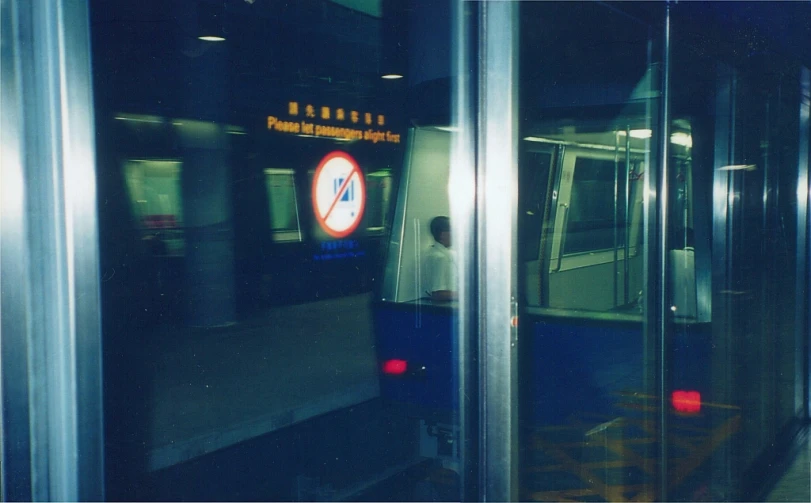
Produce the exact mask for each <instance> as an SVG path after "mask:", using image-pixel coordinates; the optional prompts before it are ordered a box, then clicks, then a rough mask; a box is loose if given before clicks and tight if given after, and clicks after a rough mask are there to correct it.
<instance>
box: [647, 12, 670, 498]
mask: <svg viewBox="0 0 811 503" xmlns="http://www.w3.org/2000/svg"><path fill="white" fill-rule="evenodd" d="M670 9H671V5H670V2H668V3H667V4H666V5H665V19H664V31H663V34H662V37H663V39H662V51H663V54H662V84H661V85H662V97H661V104H660V115H659V125H660V133H659V148H658V154H659V159H658V161H659V172H658V180H656V183H657V192H658V194H659V198H658V201H657V203H658V204H657V213H658V225H657V229H656V241H657V243H656V246H655V249H656V254H657V258H656V269H655V270H656V279H655V282H656V285H655V286H654V288H653V291H652V292H649V293H648V295H649V296H650V295H655V297H654V304H653V305H654V306H655V310H656V314H655V317H656V325H655V326H656V331H657V332H658V339H659V340H658V344H657V346H658V350H657V353H658V354H657V358H656V359H657V362H658V369H657V370H658V375H657V379H656V388H657V389H656V391H657V395H658V396H659V404H658V405H659V417H658V418H657V420H658V423H659V438H658V443H659V473H658V479H659V484H658V494H657V499H658V500H659V501H667V499H668V492H667V486H668V468H669V466H668V414H669V412H670V409H669V401H668V396H667V392H668V385H667V383H668V365H669V356H670V355H669V351H668V348H669V347H670V344H669V342H670V337H669V334H670V292H669V291H668V290H669V289H668V255H667V250H668V240H667V235H668V232H667V228H668V225H669V223H670V221H669V218H668V217H669V215H668V211H669V205H670V202H669V198H668V194H669V190H670V187H669V178H670V14H671V13H670ZM649 286H650V283H649ZM657 286H658V287H657ZM649 298H650V297H649Z"/></svg>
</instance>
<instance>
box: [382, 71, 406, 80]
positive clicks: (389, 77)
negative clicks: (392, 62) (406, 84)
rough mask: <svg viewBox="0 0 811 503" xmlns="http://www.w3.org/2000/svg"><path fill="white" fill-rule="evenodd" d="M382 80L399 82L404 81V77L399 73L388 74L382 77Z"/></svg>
mask: <svg viewBox="0 0 811 503" xmlns="http://www.w3.org/2000/svg"><path fill="white" fill-rule="evenodd" d="M380 78H381V79H386V80H397V79H402V78H403V76H402V75H400V74H399V73H386V74H384V75H381V76H380Z"/></svg>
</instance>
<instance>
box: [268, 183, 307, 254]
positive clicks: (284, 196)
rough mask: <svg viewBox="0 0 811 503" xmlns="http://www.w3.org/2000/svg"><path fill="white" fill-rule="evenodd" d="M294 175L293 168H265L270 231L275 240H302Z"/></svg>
mask: <svg viewBox="0 0 811 503" xmlns="http://www.w3.org/2000/svg"><path fill="white" fill-rule="evenodd" d="M294 175H295V172H294V171H293V170H292V169H272V168H269V169H266V170H265V185H266V186H267V193H268V202H269V204H268V208H269V210H270V231H271V234H272V235H273V240H274V241H301V226H300V220H299V213H298V200H297V199H296V183H295V176H294Z"/></svg>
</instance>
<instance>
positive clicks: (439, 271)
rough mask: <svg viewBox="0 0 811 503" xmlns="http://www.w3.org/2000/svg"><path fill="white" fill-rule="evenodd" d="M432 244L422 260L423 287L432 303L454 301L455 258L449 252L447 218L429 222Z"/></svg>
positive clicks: (448, 224)
mask: <svg viewBox="0 0 811 503" xmlns="http://www.w3.org/2000/svg"><path fill="white" fill-rule="evenodd" d="M431 234H432V235H433V236H434V240H435V241H436V243H434V244H433V245H432V246H431V248H429V249H428V251H427V252H426V253H425V257H424V258H423V286H424V287H425V293H427V294H428V296H429V297H430V298H431V300H433V301H449V300H456V290H457V282H456V256H455V254H454V252H453V250H451V248H450V246H451V230H450V221H449V220H448V217H436V218H434V219H433V220H432V221H431Z"/></svg>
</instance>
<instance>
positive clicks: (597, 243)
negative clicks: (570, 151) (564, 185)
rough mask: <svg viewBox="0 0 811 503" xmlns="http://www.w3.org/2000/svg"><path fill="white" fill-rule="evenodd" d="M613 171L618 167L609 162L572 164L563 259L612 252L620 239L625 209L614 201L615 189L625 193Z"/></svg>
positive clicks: (581, 160)
mask: <svg viewBox="0 0 811 503" xmlns="http://www.w3.org/2000/svg"><path fill="white" fill-rule="evenodd" d="M615 169H617V163H615V162H614V161H612V160H608V159H594V158H588V157H579V158H578V159H577V160H576V161H575V167H574V177H573V180H572V187H571V197H570V200H569V215H568V220H567V225H566V228H565V229H564V233H565V234H566V240H565V246H564V248H563V254H564V255H568V254H572V253H581V252H588V251H596V250H604V249H608V248H613V247H614V246H615V245H616V243H615V241H616V239H617V238H619V239H622V238H623V237H622V234H623V230H624V227H625V226H624V221H625V215H624V210H625V206H624V205H623V204H619V201H618V200H617V198H616V197H615V186H616V189H618V190H619V191H620V192H624V184H625V183H624V177H618V176H616V174H615ZM615 180H616V182H615ZM615 231H616V233H618V234H619V235H616V234H615Z"/></svg>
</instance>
